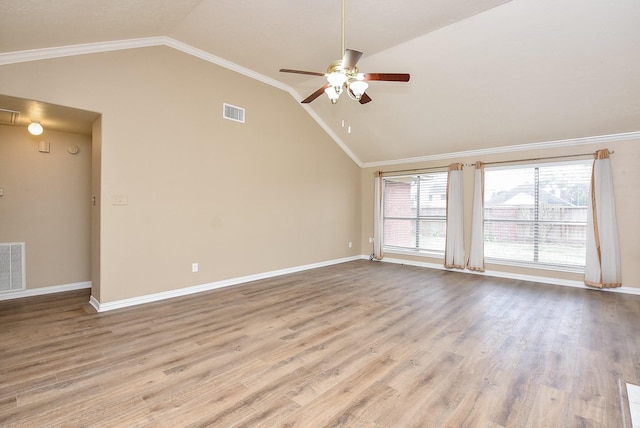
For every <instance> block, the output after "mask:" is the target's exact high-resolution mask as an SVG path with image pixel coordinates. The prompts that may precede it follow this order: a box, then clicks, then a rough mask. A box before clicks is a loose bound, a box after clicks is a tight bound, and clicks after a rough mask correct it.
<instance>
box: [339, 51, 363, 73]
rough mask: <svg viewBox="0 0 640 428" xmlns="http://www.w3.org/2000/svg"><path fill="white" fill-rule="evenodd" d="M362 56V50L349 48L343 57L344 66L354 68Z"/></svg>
mask: <svg viewBox="0 0 640 428" xmlns="http://www.w3.org/2000/svg"><path fill="white" fill-rule="evenodd" d="M361 56H362V52H359V51H354V50H353V49H347V50H346V51H345V52H344V56H343V57H342V68H344V69H345V70H353V67H355V66H356V64H357V63H358V61H359V60H360V57H361Z"/></svg>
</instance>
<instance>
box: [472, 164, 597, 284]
mask: <svg viewBox="0 0 640 428" xmlns="http://www.w3.org/2000/svg"><path fill="white" fill-rule="evenodd" d="M592 163H593V162H592V161H591V160H584V159H583V160H571V161H560V162H528V163H517V164H510V165H501V166H491V165H490V164H489V165H487V166H485V188H483V189H482V191H483V194H484V195H485V197H484V199H485V202H486V200H487V195H486V174H487V172H490V171H497V170H516V169H535V170H536V173H535V176H536V177H535V183H536V185H535V188H534V192H535V194H536V201H537V198H538V196H537V195H539V192H540V190H541V189H540V177H539V169H540V168H543V167H562V166H567V165H584V166H589V167H591V166H592ZM539 208H540V207H539V205H538V203H537V202H536V204H535V205H534V212H535V213H536V215H535V217H536V218H535V219H533V220H526V219H524V220H520V219H518V220H511V219H495V218H492V219H487V218H486V216H485V214H486V206H485V207H483V228H484V230H485V235H484V237H483V239H484V243H485V263H487V264H494V265H502V266H514V267H524V268H533V269H539V270H550V271H557V272H569V273H584V265H575V264H563V263H548V262H541V261H539V258H538V260H537V261H525V260H517V259H506V258H499V257H490V256H487V255H486V243H487V234H486V230H487V222H493V223H519V224H530V225H531V227H532V228H533V229H534V236H536V237H538V238H539V235H538V233H539V229H540V225H568V226H580V225H584V227H585V229H586V226H587V222H586V218H585V221H584V222H583V221H567V220H561V221H555V220H540V217H539ZM586 209H588V203H587V206H586ZM585 243H586V238H585ZM533 245H534V251H535V248H539V246H540V245H541V242H540V241H539V239H538V241H537V242H533ZM534 258H535V253H534Z"/></svg>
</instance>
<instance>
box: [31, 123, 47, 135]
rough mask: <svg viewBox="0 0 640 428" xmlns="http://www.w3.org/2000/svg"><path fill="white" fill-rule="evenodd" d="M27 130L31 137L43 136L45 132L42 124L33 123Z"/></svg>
mask: <svg viewBox="0 0 640 428" xmlns="http://www.w3.org/2000/svg"><path fill="white" fill-rule="evenodd" d="M27 129H28V130H29V133H30V134H31V135H40V134H42V131H44V129H43V128H42V125H40V122H31V123H30V124H29V126H28V127H27Z"/></svg>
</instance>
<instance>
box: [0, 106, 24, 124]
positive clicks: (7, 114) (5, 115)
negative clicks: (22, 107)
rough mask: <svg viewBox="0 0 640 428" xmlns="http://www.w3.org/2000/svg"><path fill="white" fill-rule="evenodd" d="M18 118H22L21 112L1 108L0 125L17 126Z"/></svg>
mask: <svg viewBox="0 0 640 428" xmlns="http://www.w3.org/2000/svg"><path fill="white" fill-rule="evenodd" d="M18 116H20V112H19V111H15V110H7V109H5V108H0V125H15V124H16V122H17V120H18Z"/></svg>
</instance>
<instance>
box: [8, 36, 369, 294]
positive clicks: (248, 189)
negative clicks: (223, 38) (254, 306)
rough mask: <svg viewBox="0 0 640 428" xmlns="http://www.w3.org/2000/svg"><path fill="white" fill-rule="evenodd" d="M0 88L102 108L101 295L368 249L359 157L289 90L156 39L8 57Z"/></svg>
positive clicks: (216, 277) (180, 284)
mask: <svg viewBox="0 0 640 428" xmlns="http://www.w3.org/2000/svg"><path fill="white" fill-rule="evenodd" d="M0 93H3V94H6V95H11V96H18V97H23V98H29V99H36V100H41V101H46V102H51V103H55V104H60V105H65V106H70V107H75V108H80V109H86V110H90V111H96V112H100V113H101V114H102V121H101V130H102V138H101V147H102V151H101V159H100V161H99V162H100V165H101V177H100V180H101V182H100V192H101V199H102V201H101V202H102V203H101V206H100V256H99V263H100V278H99V287H100V288H99V296H94V297H99V300H100V302H102V303H106V302H112V301H116V300H120V299H125V298H130V297H136V296H141V295H146V294H151V293H157V292H162V291H168V290H173V289H178V288H182V287H188V286H193V285H198V284H204V283H208V282H213V281H218V280H224V279H229V278H236V277H239V276H244V275H250V274H256V273H261V272H267V271H271V270H276V269H284V268H288V267H295V266H301V265H305V264H310V263H317V262H324V261H328V260H334V259H339V258H343V257H349V256H355V255H358V254H359V250H360V249H359V246H358V242H360V240H361V237H360V231H361V229H360V215H361V213H360V208H361V201H360V171H359V168H358V167H357V165H355V164H354V163H353V161H352V160H351V159H350V158H349V157H348V156H347V155H345V154H344V152H343V151H342V150H341V149H340V148H339V147H338V146H337V145H336V144H335V142H333V141H332V140H331V139H330V138H329V137H328V136H327V135H326V133H325V132H324V131H323V130H322V129H321V128H320V127H319V126H318V125H317V124H316V123H315V122H314V121H313V120H312V119H311V118H310V117H309V115H308V114H307V113H306V112H305V111H304V109H302V108H301V107H300V106H299V105H298V103H297V102H296V101H295V100H294V99H292V97H291V96H290V95H289V94H288V93H286V92H284V91H281V90H279V89H275V88H273V87H270V86H268V85H265V84H262V83H260V82H257V81H255V80H253V79H250V78H247V77H244V76H242V75H240V74H237V73H234V72H232V71H229V70H226V69H223V68H221V67H218V66H216V65H213V64H210V63H207V62H205V61H202V60H200V59H197V58H194V57H191V56H188V55H186V54H183V53H181V52H178V51H175V50H172V49H170V48H167V47H154V48H144V49H132V50H126V51H119V52H110V53H103V54H92V55H82V56H75V57H68V58H60V59H55V60H46V61H38V62H32V63H21V64H13V65H5V66H2V67H0ZM223 102H227V103H230V104H233V105H236V106H240V107H243V108H245V109H246V123H245V124H240V123H236V122H232V121H229V120H224V119H223V118H222V103H223ZM114 197H125V198H126V199H127V201H128V204H127V205H113V204H112V198H114ZM349 241H352V242H353V243H354V245H353V248H349V247H348V243H349ZM192 262H198V263H199V267H200V271H199V272H198V273H191V263H192Z"/></svg>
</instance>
